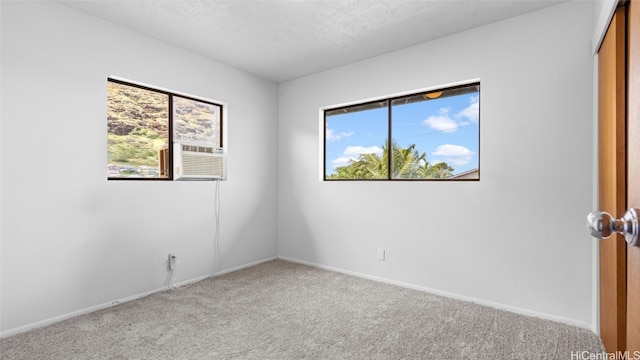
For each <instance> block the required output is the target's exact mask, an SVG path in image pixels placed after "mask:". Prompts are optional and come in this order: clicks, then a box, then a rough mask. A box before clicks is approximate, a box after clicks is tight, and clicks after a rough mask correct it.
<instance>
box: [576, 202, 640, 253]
mask: <svg viewBox="0 0 640 360" xmlns="http://www.w3.org/2000/svg"><path fill="white" fill-rule="evenodd" d="M638 214H640V209H638V208H630V209H629V210H627V212H626V213H624V216H623V217H622V218H621V219H614V218H613V216H611V215H610V214H609V213H606V212H600V211H594V212H592V213H591V214H589V215H588V216H587V223H588V224H589V230H590V231H591V236H593V237H596V238H599V239H606V238H608V237H609V236H611V235H613V233H616V232H617V233H620V234H622V235H624V239H625V240H626V241H627V243H628V244H630V245H633V246H639V247H640V239H638V230H639V229H638Z"/></svg>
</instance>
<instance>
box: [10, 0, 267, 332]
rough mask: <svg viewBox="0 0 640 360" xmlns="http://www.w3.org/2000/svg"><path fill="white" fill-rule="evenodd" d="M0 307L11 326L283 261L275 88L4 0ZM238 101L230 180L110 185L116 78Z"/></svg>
mask: <svg viewBox="0 0 640 360" xmlns="http://www.w3.org/2000/svg"><path fill="white" fill-rule="evenodd" d="M1 20H2V21H1V23H2V24H1V26H2V28H1V29H2V39H1V40H2V41H1V43H2V58H1V60H2V65H1V70H2V71H1V72H2V85H1V94H2V97H1V101H2V109H1V116H2V134H1V135H2V137H1V154H2V161H1V174H2V179H1V186H2V187H1V193H2V207H1V214H2V218H1V223H2V229H1V252H2V258H1V260H2V265H1V274H2V279H1V284H2V289H1V290H2V292H1V308H0V316H1V318H0V320H1V327H0V330H1V331H2V332H3V334H10V333H13V332H16V331H19V330H20V331H21V330H24V329H25V328H28V327H29V326H31V325H33V324H42V323H46V322H47V321H48V320H51V319H59V318H61V317H64V316H66V315H68V314H72V313H75V312H81V311H83V310H84V309H89V308H92V307H96V306H101V305H103V304H105V303H107V304H108V303H110V302H111V301H113V300H117V299H123V298H128V297H131V296H135V295H136V294H141V293H145V292H148V291H153V290H157V289H159V288H162V286H163V285H164V282H165V279H166V275H167V271H166V257H167V254H168V253H169V252H172V253H175V254H176V255H177V256H178V257H179V260H180V264H179V275H178V278H177V279H176V281H178V282H180V281H184V280H188V279H194V278H198V277H202V276H206V275H207V274H211V273H212V272H214V271H215V270H216V269H220V270H224V269H229V268H234V267H237V266H242V265H246V264H249V263H252V262H255V261H261V260H265V259H268V258H272V257H275V256H277V240H276V234H277V225H276V201H277V197H276V191H277V185H276V184H277V173H276V168H277V157H276V156H274V154H273V151H269V149H274V146H275V145H274V144H275V143H276V142H277V135H278V134H277V127H276V126H275V124H276V123H277V85H276V84H274V83H271V82H269V81H265V80H262V79H259V78H257V77H254V76H252V75H249V74H246V73H244V72H241V71H238V70H236V69H234V68H231V67H229V66H226V65H222V64H220V63H216V62H213V61H210V60H207V59H205V58H203V57H200V56H197V55H194V54H193V53H189V52H186V51H184V50H181V49H179V48H177V47H174V46H171V45H169V44H167V43H164V42H160V41H157V40H154V39H151V38H149V37H146V36H143V35H141V34H138V33H135V32H132V31H129V30H126V29H124V28H122V27H119V26H116V25H114V24H111V23H109V22H105V21H102V20H100V19H98V18H95V17H92V16H88V15H84V14H83V13H80V12H77V11H76V10H73V9H71V8H68V7H66V6H64V5H60V4H57V3H49V2H4V1H3V2H2V18H1ZM110 75H113V76H119V77H122V78H126V79H131V80H135V81H138V82H142V83H146V84H149V85H153V86H158V87H163V88H167V89H171V90H175V91H178V92H183V93H187V94H192V95H196V96H199V97H204V98H208V99H212V100H216V101H221V102H224V103H226V104H228V110H229V118H228V135H229V138H228V150H229V157H228V161H229V163H228V164H229V165H228V174H229V175H228V176H229V178H228V181H226V182H222V183H221V184H220V186H221V187H220V193H221V208H222V211H221V242H220V249H221V256H220V260H221V262H220V264H219V266H216V264H215V263H214V259H215V257H214V246H213V239H214V232H215V222H214V201H213V199H214V189H215V183H213V182H188V183H187V182H152V181H139V182H133V181H112V182H109V181H107V180H106V171H105V164H106V81H107V76H110Z"/></svg>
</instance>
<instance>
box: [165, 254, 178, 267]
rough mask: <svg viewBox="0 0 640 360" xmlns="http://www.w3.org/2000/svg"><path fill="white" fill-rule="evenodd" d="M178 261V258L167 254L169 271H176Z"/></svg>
mask: <svg viewBox="0 0 640 360" xmlns="http://www.w3.org/2000/svg"><path fill="white" fill-rule="evenodd" d="M177 260H178V257H177V256H175V255H173V254H169V259H168V260H167V264H168V265H169V271H173V270H175V269H176V261H177Z"/></svg>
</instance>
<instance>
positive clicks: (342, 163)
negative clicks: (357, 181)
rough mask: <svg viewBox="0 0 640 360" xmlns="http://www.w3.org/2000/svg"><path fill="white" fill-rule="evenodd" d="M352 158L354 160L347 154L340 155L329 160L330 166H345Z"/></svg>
mask: <svg viewBox="0 0 640 360" xmlns="http://www.w3.org/2000/svg"><path fill="white" fill-rule="evenodd" d="M352 160H355V159H353V158H350V157H348V156H341V157H339V158H337V159H333V160H332V161H331V166H332V167H333V168H334V169H335V168H337V167H340V166H347V165H349V163H351V161H352Z"/></svg>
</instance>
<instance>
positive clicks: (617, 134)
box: [598, 0, 640, 355]
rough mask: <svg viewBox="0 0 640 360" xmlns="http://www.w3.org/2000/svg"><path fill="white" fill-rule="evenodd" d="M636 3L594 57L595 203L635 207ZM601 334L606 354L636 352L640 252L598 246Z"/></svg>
mask: <svg viewBox="0 0 640 360" xmlns="http://www.w3.org/2000/svg"><path fill="white" fill-rule="evenodd" d="M638 1H640V0H632V1H630V2H629V3H628V5H627V7H626V8H621V9H618V10H617V11H616V13H615V15H614V18H613V20H612V22H611V25H610V26H609V29H608V31H607V34H606V36H605V39H604V41H603V43H602V47H601V49H600V52H599V53H598V82H599V88H598V106H599V113H598V118H599V125H598V130H599V135H598V142H599V146H598V154H599V201H600V209H601V211H606V212H609V213H610V214H612V215H613V216H615V217H617V218H620V217H622V216H623V215H624V213H625V211H626V210H627V208H628V207H636V208H640V3H638ZM600 333H601V337H602V341H603V343H604V345H605V348H606V350H607V352H609V353H614V352H618V351H621V352H625V351H626V352H627V354H632V355H635V354H637V352H640V248H638V247H634V246H631V245H627V244H626V242H625V241H624V238H623V237H622V236H621V235H615V236H613V237H611V238H609V239H605V240H602V241H601V242H600Z"/></svg>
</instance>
